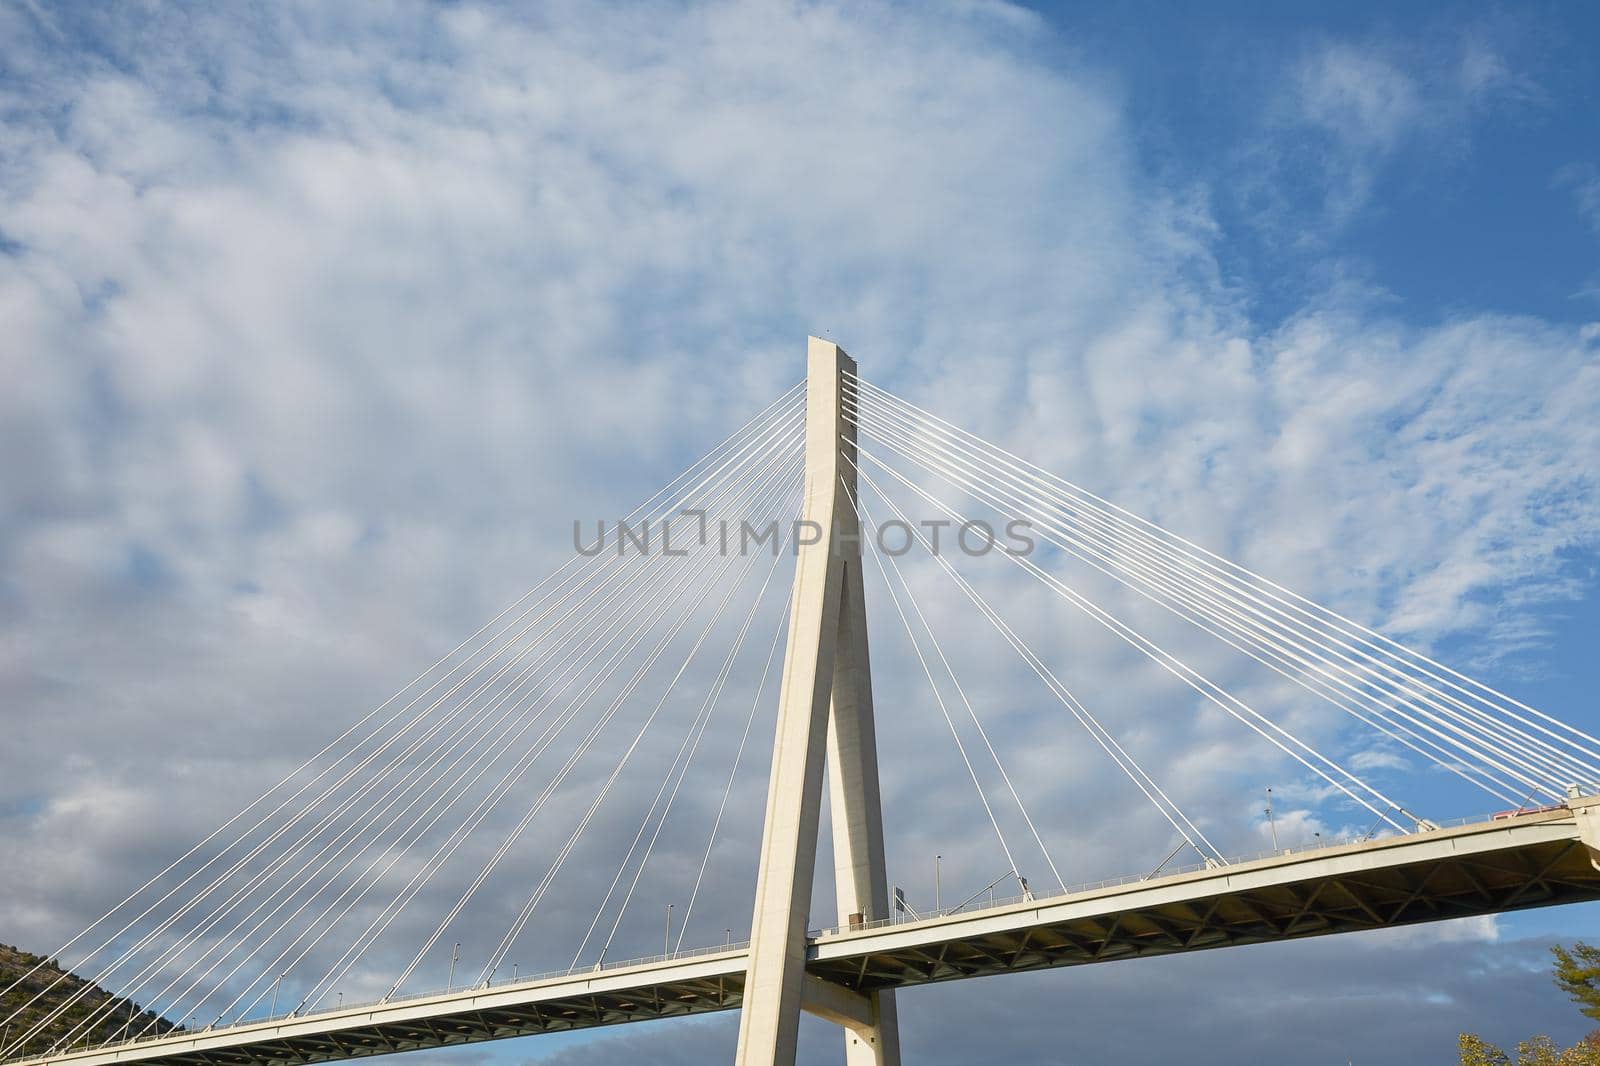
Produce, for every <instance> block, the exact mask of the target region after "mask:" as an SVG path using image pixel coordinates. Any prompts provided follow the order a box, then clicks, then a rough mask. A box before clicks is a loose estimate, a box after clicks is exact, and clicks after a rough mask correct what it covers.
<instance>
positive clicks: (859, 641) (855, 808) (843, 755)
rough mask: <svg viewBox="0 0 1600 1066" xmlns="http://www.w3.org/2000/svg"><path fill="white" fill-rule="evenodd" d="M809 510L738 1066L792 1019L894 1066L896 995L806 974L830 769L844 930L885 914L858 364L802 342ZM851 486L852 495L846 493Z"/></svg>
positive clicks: (778, 1057)
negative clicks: (820, 1025)
mask: <svg viewBox="0 0 1600 1066" xmlns="http://www.w3.org/2000/svg"><path fill="white" fill-rule="evenodd" d="M806 355H807V378H806V469H805V479H806V484H805V503H804V505H803V507H802V514H801V517H802V519H803V520H805V521H806V522H807V523H810V524H809V525H805V526H803V527H802V532H803V533H804V536H803V537H797V541H801V540H804V541H809V542H810V543H801V544H800V546H799V548H798V549H797V554H796V558H795V577H794V600H793V602H792V604H791V606H790V614H789V639H788V644H787V646H786V649H785V652H784V662H783V681H782V686H781V688H780V691H779V696H778V728H777V736H776V739H775V740H774V743H773V750H772V775H771V778H770V780H769V782H768V785H767V817H766V826H765V828H764V830H763V832H762V839H761V865H760V869H759V872H758V875H757V880H756V901H755V915H754V918H753V919H752V922H751V930H750V964H749V970H748V972H747V973H746V975H745V988H744V1008H743V1011H742V1012H741V1015H740V1019H739V1051H738V1059H737V1061H738V1063H739V1064H740V1066H767V1064H769V1063H771V1064H782V1066H788V1064H791V1063H793V1062H794V1061H795V1041H796V1037H797V1035H798V1033H799V1028H800V1012H801V1011H802V1010H808V1011H811V1012H812V1013H814V1014H818V1015H820V1016H822V1017H824V1018H828V1019H829V1020H831V1021H835V1022H837V1023H839V1024H841V1025H843V1026H844V1027H845V1049H846V1050H845V1054H846V1060H847V1062H848V1063H849V1066H898V1064H899V1062H900V1043H899V1030H898V1028H897V1026H896V1022H895V1010H894V993H893V992H891V991H882V992H870V993H866V994H862V993H859V992H856V991H854V990H852V989H848V988H845V987H843V986H842V985H836V984H831V983H829V982H824V981H822V980H820V979H819V978H816V977H813V976H809V975H808V974H807V973H806V971H805V963H806V939H807V938H806V931H807V930H806V926H807V924H808V920H809V917H810V913H811V882H812V878H813V875H814V874H815V872H816V862H817V828H818V822H819V819H820V812H821V805H822V779H823V762H824V758H826V761H827V767H828V781H829V798H830V804H831V807H832V811H833V853H834V881H835V886H836V892H837V896H838V904H839V911H840V924H853V923H855V922H861V921H872V920H874V919H878V918H887V917H888V916H889V892H888V882H887V878H886V875H885V873H884V863H883V816H882V810H881V803H880V799H879V794H878V750H877V740H876V735H875V733H874V729H873V720H872V673H871V667H870V662H869V659H868V654H867V617H866V603H865V600H864V598H863V582H862V576H861V531H860V525H859V523H858V521H857V517H856V510H855V507H854V504H853V496H854V494H855V491H856V476H855V467H854V466H853V465H852V462H851V461H852V460H854V459H855V428H854V426H852V425H851V424H850V422H849V421H848V420H847V419H846V418H845V413H844V409H843V404H842V399H843V397H844V395H846V394H847V393H848V392H849V391H850V390H851V389H852V388H853V386H852V384H851V383H850V382H849V381H848V380H847V379H846V376H845V372H846V371H850V372H854V370H855V361H854V360H852V359H851V358H850V357H849V356H848V355H846V354H845V353H844V351H843V350H841V349H840V348H839V346H838V345H836V344H833V343H832V342H829V341H824V340H819V339H818V338H816V337H811V338H809V339H808V341H807V353H806ZM847 487H848V493H849V495H847V494H846V492H847Z"/></svg>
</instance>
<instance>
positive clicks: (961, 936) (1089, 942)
mask: <svg viewBox="0 0 1600 1066" xmlns="http://www.w3.org/2000/svg"><path fill="white" fill-rule="evenodd" d="M1590 900H1600V871H1596V869H1595V868H1594V867H1593V866H1592V865H1591V862H1590V852H1589V850H1588V848H1586V847H1585V846H1584V845H1583V843H1582V842H1581V839H1580V834H1579V832H1578V830H1577V827H1576V824H1575V821H1574V818H1573V815H1572V813H1571V812H1565V811H1563V812H1549V813H1541V814H1537V815H1530V816H1524V817H1519V818H1513V819H1506V820H1504V821H1501V822H1491V823H1480V824H1478V825H1474V826H1466V827H1461V828H1458V829H1453V830H1443V831H1436V832H1429V833H1422V834H1417V835H1415V836H1411V837H1401V838H1391V839H1389V840H1380V841H1373V842H1370V843H1368V844H1355V845H1348V846H1345V847H1338V848H1329V849H1325V850H1324V851H1321V852H1310V853H1298V854H1295V855H1286V856H1277V857H1273V858H1269V859H1265V860H1260V861H1256V862H1252V863H1246V864H1240V865H1234V866H1228V867H1223V868H1220V869H1216V870H1208V871H1199V872H1195V873H1188V874H1181V875H1176V876H1171V877H1161V878H1153V879H1150V880H1147V881H1140V882H1133V883H1131V884H1125V885H1119V886H1111V887H1107V888H1102V889H1098V890H1095V891H1091V892H1079V893H1072V894H1068V895H1064V896H1056V897H1051V898H1048V899H1040V900H1035V901H1031V902H1026V903H1015V904H1009V905H1002V906H998V907H993V908H988V909H984V910H978V911H973V912H970V913H961V914H955V915H946V916H943V917H939V918H934V919H929V920H925V921H917V922H906V923H902V924H895V925H888V926H884V927H881V928H869V929H859V930H851V931H847V932H840V933H832V934H828V935H824V936H821V937H819V938H817V940H816V941H815V942H814V943H813V945H812V946H811V948H810V951H809V961H808V963H807V969H808V970H809V972H811V973H812V974H814V975H816V976H818V977H821V978H823V979H825V980H828V981H832V982H835V983H837V984H840V985H844V986H846V987H848V988H854V989H862V990H866V989H872V988H886V987H902V986H907V985H917V984H926V983H929V982H934V981H948V980H956V979H961V978H969V977H980V976H987V975H991V974H998V973H1009V972H1020V971H1027V970H1038V969H1044V968H1049V967H1057V966H1072V965H1081V964H1085V963H1095V962H1110V961H1114V960H1117V959H1127V958H1137V957H1141V956H1146V955H1164V954H1171V953H1175V952H1181V951H1198V950H1203V949H1207V948H1218V947H1227V946H1233V945H1240V944H1257V943H1265V942H1268V941H1277V940H1289V939H1296V938H1302V937H1311V936H1321V935H1325V934H1331V933H1344V932H1354V931H1358V930H1363V929H1378V928H1383V927H1387V926H1399V925H1409V924H1414V923H1417V922H1428V921H1437V920H1443V919H1449V918H1460V917H1471V916H1475V915H1483V914H1493V913H1499V912H1504V911H1513V910H1520V909H1524V908H1530V907H1542V906H1550V905H1553V904H1560V903H1577V902H1584V901H1590ZM746 964H747V956H746V953H745V952H744V951H743V950H741V949H732V950H728V951H721V952H716V953H714V954H710V955H703V956H699V957H694V958H678V959H669V960H665V961H658V962H653V963H646V964H641V965H638V966H632V967H625V968H619V969H614V970H605V971H595V972H592V973H585V974H574V975H568V976H564V977H559V978H551V979H547V980H540V981H529V982H523V983H520V984H515V985H508V986H496V987H495V988H492V989H474V990H467V991H458V992H454V993H447V994H443V995H438V996H431V997H422V998H418V999H411V1000H404V1001H398V1002H392V1003H388V1004H381V1005H377V1006H372V1007H360V1008H347V1009H343V1010H338V1011H330V1012H323V1013H320V1014H312V1015H307V1016H305V1017H301V1018H288V1019H278V1020H275V1021H272V1022H256V1023H248V1024H243V1025H238V1026H234V1027H231V1028H225V1029H216V1030H211V1031H199V1032H183V1033H177V1034H172V1035H168V1036H165V1037H162V1038H160V1039H155V1040H146V1041H141V1042H137V1043H131V1044H126V1045H121V1046H113V1047H107V1048H102V1049H94V1050H86V1051H77V1052H73V1053H70V1054H58V1055H54V1056H50V1057H48V1058H46V1059H41V1060H32V1061H33V1062H34V1063H39V1064H41V1066H42V1064H43V1063H60V1064H63V1066H68V1064H70V1066H112V1064H122V1063H140V1064H150V1066H290V1064H301V1063H316V1062H326V1061H332V1060H337V1059H346V1058H358V1057H362V1056H366V1055H380V1054H387V1053H390V1052H397V1051H408V1050H414V1049H422V1048H435V1047H444V1046H449V1045H454V1044H466V1043H474V1042H478V1041H484V1040H496V1039H501V1038H505V1037H512V1036H522V1035H528V1034H533V1033H548V1032H562V1031H570V1030H575V1029H584V1028H593V1027H597V1026H603V1025H613V1024H617V1023H621V1022H634V1021H645V1020H650V1019H655V1018H669V1017H677V1016H683V1015H690V1014H704V1013H709V1012H712V1011H720V1010H728V1009H732V1008H735V1007H738V1006H739V1005H740V1003H741V999H742V995H743V991H744V971H745V966H746Z"/></svg>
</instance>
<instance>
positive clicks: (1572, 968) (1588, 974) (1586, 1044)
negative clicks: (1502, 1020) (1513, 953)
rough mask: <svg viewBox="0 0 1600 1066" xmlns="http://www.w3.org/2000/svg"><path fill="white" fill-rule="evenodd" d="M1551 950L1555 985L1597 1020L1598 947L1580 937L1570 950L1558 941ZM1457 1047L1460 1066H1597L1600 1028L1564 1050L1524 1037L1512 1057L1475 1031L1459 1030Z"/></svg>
mask: <svg viewBox="0 0 1600 1066" xmlns="http://www.w3.org/2000/svg"><path fill="white" fill-rule="evenodd" d="M1550 953H1551V954H1552V955H1554V956H1555V960H1556V963H1555V972H1554V978H1555V983H1556V985H1557V986H1558V987H1559V988H1560V989H1561V990H1562V991H1563V992H1565V993H1566V994H1567V995H1569V996H1571V997H1572V999H1573V1002H1575V1003H1577V1004H1578V1009H1579V1010H1581V1011H1582V1012H1583V1013H1584V1014H1585V1015H1586V1016H1588V1017H1590V1018H1593V1019H1595V1020H1596V1021H1600V947H1594V946H1592V945H1589V944H1585V943H1583V942H1582V941H1581V940H1580V941H1579V942H1578V943H1576V944H1574V945H1572V947H1571V948H1570V949H1568V948H1564V947H1562V946H1561V945H1559V944H1557V945H1556V946H1554V947H1552V948H1551V949H1550ZM1456 1048H1457V1050H1459V1051H1460V1052H1461V1066H1600V1029H1596V1030H1595V1031H1594V1032H1592V1033H1590V1034H1589V1035H1588V1036H1586V1037H1584V1038H1583V1039H1582V1040H1580V1041H1578V1042H1577V1043H1576V1044H1574V1045H1573V1046H1572V1047H1569V1048H1567V1049H1566V1050H1562V1049H1561V1048H1559V1047H1557V1046H1556V1043H1555V1041H1554V1040H1551V1039H1550V1038H1549V1037H1548V1036H1536V1037H1533V1038H1531V1039H1528V1040H1524V1041H1522V1043H1520V1044H1518V1045H1517V1057H1516V1058H1515V1059H1512V1057H1511V1056H1510V1055H1508V1054H1506V1053H1505V1052H1504V1051H1501V1050H1500V1049H1499V1048H1497V1047H1495V1046H1494V1045H1493V1044H1491V1043H1489V1042H1488V1041H1487V1040H1484V1039H1483V1038H1482V1037H1480V1036H1478V1035H1477V1034H1476V1033H1462V1034H1461V1038H1460V1039H1459V1040H1457V1041H1456Z"/></svg>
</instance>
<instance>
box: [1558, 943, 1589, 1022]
mask: <svg viewBox="0 0 1600 1066" xmlns="http://www.w3.org/2000/svg"><path fill="white" fill-rule="evenodd" d="M1550 954H1552V955H1554V956H1555V957H1556V972H1555V980H1556V984H1557V985H1558V986H1559V987H1560V989H1561V991H1563V992H1565V993H1566V994H1567V995H1569V996H1571V997H1572V1000H1573V1002H1574V1003H1576V1004H1578V1009H1579V1010H1580V1011H1582V1012H1583V1013H1584V1015H1585V1016H1587V1017H1590V1018H1593V1019H1594V1020H1595V1021H1600V948H1597V947H1595V946H1594V945H1592V944H1585V943H1584V942H1583V941H1581V940H1580V941H1578V942H1577V943H1576V944H1574V945H1572V950H1570V951H1569V950H1567V949H1566V948H1564V947H1562V946H1561V945H1560V944H1557V945H1555V946H1554V947H1552V948H1551V949H1550Z"/></svg>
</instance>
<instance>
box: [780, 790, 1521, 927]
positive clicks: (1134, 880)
mask: <svg viewBox="0 0 1600 1066" xmlns="http://www.w3.org/2000/svg"><path fill="white" fill-rule="evenodd" d="M1549 809H1551V808H1525V809H1522V810H1519V811H1515V812H1510V811H1505V812H1499V813H1495V814H1469V815H1465V816H1463V817H1459V818H1450V819H1447V820H1444V821H1432V820H1430V822H1429V824H1428V827H1427V828H1419V829H1416V830H1414V831H1412V832H1410V833H1397V832H1395V831H1394V830H1392V829H1389V830H1384V831H1382V832H1377V833H1363V834H1360V835H1356V834H1349V835H1345V836H1339V837H1327V838H1322V837H1318V838H1316V839H1314V840H1312V841H1310V842H1309V843H1302V844H1301V845H1299V846H1298V847H1292V848H1268V849H1267V850H1265V851H1258V852H1254V853H1250V854H1245V855H1237V856H1233V857H1231V858H1229V859H1228V860H1227V861H1226V862H1225V863H1224V864H1222V865H1220V866H1218V865H1216V864H1214V863H1204V862H1197V863H1190V864H1188V865H1185V866H1176V867H1172V868H1170V869H1166V870H1163V871H1160V872H1158V873H1148V874H1125V875H1123V876H1121V877H1107V878H1102V879H1101V880H1098V881H1082V882H1077V883H1075V884H1073V885H1070V886H1068V887H1067V888H1066V889H1065V890H1064V891H1059V892H1035V893H1033V894H1032V895H1031V896H1023V895H1016V896H1003V897H997V896H983V897H980V899H979V900H975V901H969V902H968V903H966V904H964V905H963V906H960V907H945V908H943V909H940V910H927V911H919V912H918V913H917V914H910V913H898V914H893V915H890V916H889V917H887V918H875V919H872V920H871V921H866V922H859V923H856V924H854V925H835V926H829V927H827V928H824V929H813V930H811V931H810V932H809V934H808V935H809V936H810V937H811V938H812V939H816V938H817V937H822V936H837V935H839V934H842V933H857V932H860V931H861V930H863V929H881V928H884V927H887V926H893V925H906V924H909V923H912V922H925V921H931V920H932V919H935V918H945V917H948V916H950V915H953V914H971V913H973V912H974V911H975V910H977V909H979V908H977V907H974V906H973V904H974V903H982V905H983V907H982V909H988V908H990V907H1009V906H1012V905H1013V904H1017V903H1028V902H1033V903H1039V902H1043V901H1047V900H1058V899H1063V898H1065V897H1067V896H1076V895H1079V894H1080V893H1084V892H1094V891H1098V890H1099V889H1102V888H1116V887H1118V886H1121V885H1133V884H1139V883H1140V882H1143V881H1152V880H1155V879H1156V878H1157V877H1180V876H1182V875H1184V874H1192V873H1200V872H1201V871H1203V870H1207V869H1216V870H1225V869H1227V868H1228V867H1231V866H1237V865H1239V864H1241V863H1248V862H1258V861H1260V860H1262V859H1276V858H1282V857H1284V856H1288V855H1301V854H1306V853H1310V852H1316V851H1323V850H1326V849H1327V848H1339V847H1344V846H1346V845H1348V844H1361V843H1366V842H1368V841H1372V840H1388V839H1395V838H1398V837H1415V836H1426V835H1427V834H1429V833H1435V832H1438V831H1439V830H1441V829H1449V828H1455V827H1459V826H1464V825H1476V824H1480V823H1481V824H1489V823H1491V822H1493V821H1496V820H1499V819H1504V818H1506V817H1508V816H1511V815H1515V814H1534V813H1538V812H1540V811H1543V810H1549Z"/></svg>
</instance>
